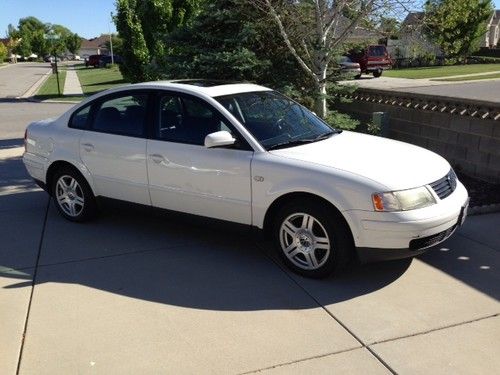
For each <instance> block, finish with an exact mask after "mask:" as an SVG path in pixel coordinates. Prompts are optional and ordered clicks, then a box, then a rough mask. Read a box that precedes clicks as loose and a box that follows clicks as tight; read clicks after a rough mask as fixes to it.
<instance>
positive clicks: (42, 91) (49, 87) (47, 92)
mask: <svg viewBox="0 0 500 375" xmlns="http://www.w3.org/2000/svg"><path fill="white" fill-rule="evenodd" d="M65 80H66V71H65V70H62V69H60V70H59V86H60V88H61V95H62V93H63V90H64V81H65ZM35 98H36V99H38V100H47V99H61V98H62V97H60V96H59V95H58V92H57V78H56V74H51V75H50V77H49V78H47V80H46V81H45V82H44V84H43V85H42V87H40V88H39V89H38V92H37V93H36V95H35Z"/></svg>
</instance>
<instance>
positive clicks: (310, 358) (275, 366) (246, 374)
mask: <svg viewBox="0 0 500 375" xmlns="http://www.w3.org/2000/svg"><path fill="white" fill-rule="evenodd" d="M358 349H363V348H362V347H361V346H357V347H355V348H350V349H344V350H339V351H336V352H331V353H326V354H319V355H315V356H312V357H306V358H301V359H297V360H295V361H290V362H283V363H278V364H277V365H273V366H269V367H263V368H260V369H257V370H251V371H247V372H241V373H239V375H248V374H255V373H258V372H261V371H266V370H271V369H274V368H278V367H284V366H289V365H293V364H295V363H300V362H306V361H311V360H313V359H319V358H325V357H329V356H331V355H337V354H342V353H348V352H352V351H353V350H358Z"/></svg>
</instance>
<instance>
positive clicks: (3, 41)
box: [0, 38, 10, 46]
mask: <svg viewBox="0 0 500 375" xmlns="http://www.w3.org/2000/svg"><path fill="white" fill-rule="evenodd" d="M9 40H10V39H9V38H0V43H3V44H4V45H5V46H6V45H7V43H9Z"/></svg>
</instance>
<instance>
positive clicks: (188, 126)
mask: <svg viewBox="0 0 500 375" xmlns="http://www.w3.org/2000/svg"><path fill="white" fill-rule="evenodd" d="M220 130H226V131H229V132H230V133H231V134H232V135H233V136H234V137H236V134H235V132H234V131H233V130H232V129H231V128H230V126H228V125H227V123H226V120H225V119H223V118H222V117H221V116H220V115H219V113H218V112H217V111H216V110H215V109H214V108H212V107H211V106H210V105H209V104H208V103H205V102H203V101H202V100H199V99H196V98H190V97H186V96H177V95H173V94H172V95H170V94H167V95H163V96H161V98H160V105H159V113H158V127H157V130H156V138H158V139H161V140H165V141H171V142H179V143H188V144H193V145H203V144H204V142H205V137H206V136H207V135H208V134H210V133H214V132H217V131H220Z"/></svg>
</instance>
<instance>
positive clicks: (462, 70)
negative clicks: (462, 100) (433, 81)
mask: <svg viewBox="0 0 500 375" xmlns="http://www.w3.org/2000/svg"><path fill="white" fill-rule="evenodd" d="M498 71H500V64H472V65H452V66H431V67H425V68H410V69H394V70H388V71H386V72H384V76H386V77H396V78H411V79H419V78H440V77H449V76H458V75H460V74H475V73H486V72H498Z"/></svg>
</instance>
